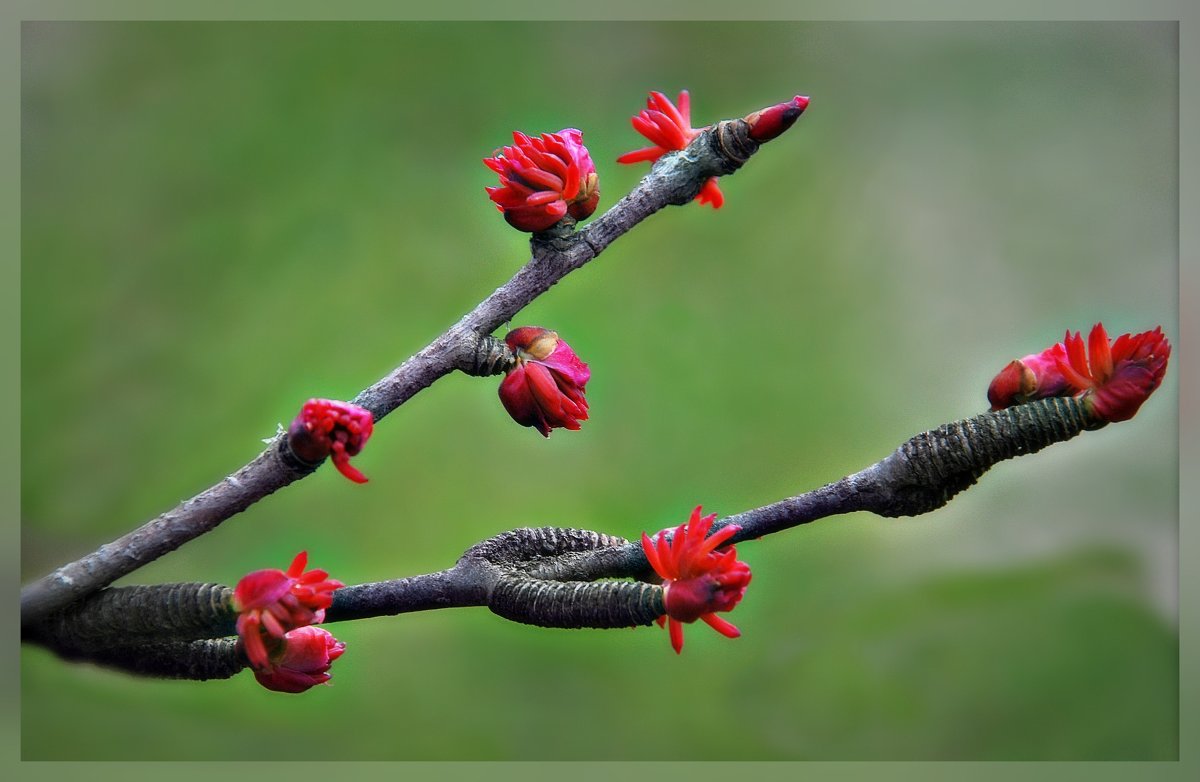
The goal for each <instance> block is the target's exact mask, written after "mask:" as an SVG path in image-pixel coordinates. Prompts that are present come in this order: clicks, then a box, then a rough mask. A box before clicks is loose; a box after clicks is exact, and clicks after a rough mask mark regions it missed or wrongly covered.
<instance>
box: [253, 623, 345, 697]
mask: <svg viewBox="0 0 1200 782" xmlns="http://www.w3.org/2000/svg"><path fill="white" fill-rule="evenodd" d="M345 651H346V644H344V643H342V642H341V641H339V640H338V639H336V638H334V637H333V634H332V633H330V632H329V631H328V630H325V629H323V628H320V627H299V628H297V629H295V630H292V631H291V632H289V633H287V634H286V635H284V637H283V639H282V641H281V642H280V644H279V647H278V648H277V649H276V651H275V653H274V654H272V655H271V658H270V659H269V660H268V661H267V663H266V665H264V666H263V667H261V668H255V670H254V678H255V679H257V680H258V683H259V684H261V685H262V686H264V687H266V688H267V689H268V690H274V691H276V692H291V693H301V692H304V691H306V690H308V689H310V688H312V687H315V686H316V685H318V684H325V683H327V682H328V681H329V680H330V679H331V678H332V676H331V674H330V673H329V668H330V666H332V665H333V661H334V660H336V659H337V658H339V657H341V656H342V653H343V652H345Z"/></svg>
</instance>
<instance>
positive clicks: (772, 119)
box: [746, 95, 808, 142]
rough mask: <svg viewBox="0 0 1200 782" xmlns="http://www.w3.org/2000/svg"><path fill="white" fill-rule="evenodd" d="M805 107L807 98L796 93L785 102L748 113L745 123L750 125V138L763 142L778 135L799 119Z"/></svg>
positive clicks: (806, 106)
mask: <svg viewBox="0 0 1200 782" xmlns="http://www.w3.org/2000/svg"><path fill="white" fill-rule="evenodd" d="M807 108H808V98H807V97H806V96H804V95H797V96H796V97H794V98H792V99H791V100H789V101H788V102H787V103H777V104H775V105H774V106H772V107H770V108H769V109H762V110H760V111H756V112H754V113H753V114H750V115H748V116H747V117H746V123H747V124H749V125H750V138H752V139H754V140H755V141H758V142H764V141H770V140H771V139H773V138H777V137H779V136H780V135H781V134H782V133H783V132H784V131H785V130H787V129H788V128H790V127H791V126H792V125H793V124H795V122H796V120H798V119H800V115H801V114H803V113H804V110H805V109H807Z"/></svg>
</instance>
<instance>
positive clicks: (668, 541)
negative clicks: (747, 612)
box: [642, 506, 750, 654]
mask: <svg viewBox="0 0 1200 782" xmlns="http://www.w3.org/2000/svg"><path fill="white" fill-rule="evenodd" d="M700 507H701V506H696V509H695V510H693V511H692V515H691V518H689V519H688V521H687V522H686V523H684V524H680V525H679V526H678V527H676V528H675V529H674V530H670V529H665V530H663V531H662V532H659V533H658V534H657V535H655V536H654V538H651V537H649V536H648V535H646V533H644V532H643V533H642V551H643V552H644V553H645V554H646V559H647V560H648V561H649V562H650V567H652V568H654V572H655V573H657V574H658V575H659V576H661V577H662V578H663V604H664V606H665V608H666V611H667V613H666V620H667V622H668V623H669V627H670V636H671V647H672V648H673V649H674V650H675V653H676V654H679V653H680V652H682V651H683V623H684V622H694V621H696V620H697V619H699V620H701V621H703V622H704V623H705V624H707V625H708V626H709V627H711V628H712V629H714V630H716V631H717V632H718V633H720V634H721V635H723V636H725V637H726V638H737V637H738V636H740V635H741V632H740V631H739V630H738V629H737V628H736V627H734V626H733V625H732V624H730V623H729V622H727V621H725V620H724V619H722V618H721V617H719V616H717V615H716V612H717V611H732V610H733V609H734V607H735V606H736V605H737V604H738V603H739V602H740V601H741V599H742V596H743V595H744V594H745V593H746V587H747V585H749V583H750V566H749V565H747V564H746V563H745V562H741V561H739V560H738V559H737V550H736V549H735V548H734V547H733V546H729V547H728V548H726V549H725V550H724V551H721V552H717V551H716V549H717V548H718V547H720V546H721V544H722V543H724V542H725V541H727V540H729V539H730V538H731V537H733V536H734V535H736V534H737V533H738V532H739V531H740V530H741V527H739V526H738V525H736V524H727V525H725V526H724V527H722V528H721V529H719V530H717V531H716V532H715V533H713V534H712V535H711V536H709V535H708V531H709V529H711V528H712V523H713V521H714V520H715V519H716V518H717V514H715V513H713V514H711V515H709V516H704V517H701V516H700ZM663 620H664V618H663V617H659V618H658V623H659V625H660V626H661V625H662V624H663Z"/></svg>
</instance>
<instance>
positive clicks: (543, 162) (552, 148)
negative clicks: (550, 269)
mask: <svg viewBox="0 0 1200 782" xmlns="http://www.w3.org/2000/svg"><path fill="white" fill-rule="evenodd" d="M513 141H514V142H515V143H514V144H513V146H510V147H504V148H503V149H502V150H500V151H499V152H497V153H496V154H495V155H494V156H493V157H489V158H484V160H483V163H484V165H486V166H487V167H488V168H490V169H492V170H493V171H495V172H496V173H497V174H499V175H500V186H499V187H488V188H485V190H487V193H488V197H489V198H491V199H492V201H494V202H495V203H496V208H498V209H499V210H500V211H501V212H503V213H504V219H505V220H507V221H508V224H509V225H511V226H512V227H513V228H516V229H517V230H520V231H530V232H536V231H544V230H546V229H547V228H549V227H550V226H552V225H554V224H555V223H557V222H558V221H559V220H561V219H562V218H563V216H564V215H567V214H569V215H571V217H574V218H575V219H576V220H582V219H584V218H585V217H588V216H589V215H591V214H592V212H594V211H596V204H598V203H599V202H600V186H599V183H600V179H599V177H598V176H597V174H596V166H595V165H594V164H593V163H592V157H591V155H589V154H588V151H587V147H585V146H584V145H583V133H581V132H580V131H578V130H576V129H575V128H566V129H565V130H560V131H559V132H557V133H543V134H542V135H541V136H540V137H537V138H531V137H530V136H526V135H525V134H524V133H518V132H514V133H513Z"/></svg>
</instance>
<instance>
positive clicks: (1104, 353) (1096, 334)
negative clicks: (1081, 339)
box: [1088, 323, 1113, 383]
mask: <svg viewBox="0 0 1200 782" xmlns="http://www.w3.org/2000/svg"><path fill="white" fill-rule="evenodd" d="M1088 364H1089V366H1090V367H1091V370H1092V372H1091V374H1092V377H1093V378H1094V379H1095V381H1096V382H1097V383H1103V382H1104V381H1105V380H1107V379H1108V378H1109V377H1110V376H1112V368H1113V360H1112V350H1111V349H1110V347H1109V342H1108V332H1106V331H1105V330H1104V324H1103V323H1097V324H1096V325H1095V326H1093V327H1092V333H1090V334H1088Z"/></svg>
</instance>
